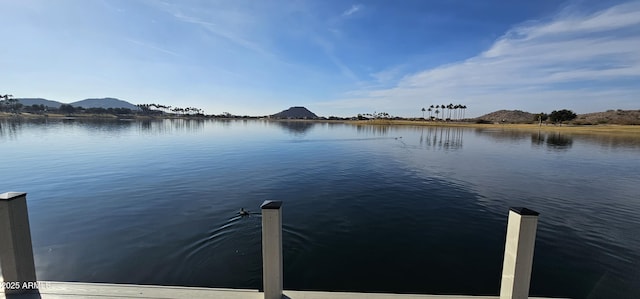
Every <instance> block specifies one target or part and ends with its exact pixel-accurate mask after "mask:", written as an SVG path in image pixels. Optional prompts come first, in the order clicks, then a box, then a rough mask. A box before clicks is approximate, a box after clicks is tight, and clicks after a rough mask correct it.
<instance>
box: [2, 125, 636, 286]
mask: <svg viewBox="0 0 640 299" xmlns="http://www.w3.org/2000/svg"><path fill="white" fill-rule="evenodd" d="M0 165H2V171H1V172H0V193H1V192H6V191H23V192H28V197H27V199H28V205H29V213H30V220H31V230H32V238H33V245H34V254H35V261H36V269H37V274H38V278H39V279H42V280H60V281H85V282H113V283H136V284H160V285H185V286H208V287H233V288H252V289H257V288H260V287H261V276H262V273H261V271H262V270H261V269H262V266H261V265H262V264H261V263H262V261H261V243H260V242H261V241H260V238H261V233H260V231H261V222H260V221H261V219H260V215H259V214H255V215H251V216H250V217H243V218H241V217H238V216H237V211H238V210H240V208H245V209H248V210H250V211H252V212H256V213H259V212H260V209H259V206H260V204H261V203H262V202H263V201H264V200H267V199H275V200H282V201H284V205H283V222H284V224H283V226H284V240H283V243H284V275H285V281H284V286H285V288H286V289H300V290H334V291H338V290H348V291H368V292H400V293H426V294H477V295H480V294H494V295H495V294H498V290H499V286H500V276H501V268H502V257H503V252H504V241H505V233H506V223H507V216H508V208H509V207H511V206H525V207H528V208H531V209H534V210H536V211H538V212H540V218H539V227H538V236H537V241H536V249H535V257H534V265H533V274H532V276H533V277H532V282H531V294H532V295H541V296H564V297H572V298H639V297H640V213H639V212H638V211H640V136H636V137H615V136H608V135H568V134H558V133H544V132H541V133H540V132H524V131H509V130H500V129H484V130H483V129H461V128H446V127H409V126H406V127H405V126H397V127H386V126H354V125H348V124H328V123H303V122H290V123H286V122H266V121H243V120H236V121H203V120H197V121H196V120H191V121H189V120H163V121H146V122H144V121H142V122H129V121H102V122H96V121H91V122H89V121H79V120H75V121H73V120H66V121H63V120H58V121H51V120H50V121H48V122H45V121H44V120H43V121H30V122H26V121H23V122H10V121H7V120H3V121H0Z"/></svg>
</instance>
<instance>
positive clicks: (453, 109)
mask: <svg viewBox="0 0 640 299" xmlns="http://www.w3.org/2000/svg"><path fill="white" fill-rule="evenodd" d="M441 109H442V110H441ZM445 109H447V110H448V111H445ZM465 109H467V106H466V105H460V104H456V105H454V104H453V103H452V104H449V105H435V106H434V105H431V106H429V108H428V109H425V108H422V118H424V113H425V112H426V111H428V112H429V119H442V120H453V119H464V112H465ZM458 110H459V111H458ZM447 112H448V113H449V115H448V116H447ZM431 113H435V114H436V116H435V118H434V117H433V116H431ZM440 113H442V117H441V118H439V114H440Z"/></svg>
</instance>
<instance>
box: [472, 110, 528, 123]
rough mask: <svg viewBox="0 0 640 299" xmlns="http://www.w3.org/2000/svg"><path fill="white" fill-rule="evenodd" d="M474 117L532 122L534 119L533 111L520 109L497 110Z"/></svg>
mask: <svg viewBox="0 0 640 299" xmlns="http://www.w3.org/2000/svg"><path fill="white" fill-rule="evenodd" d="M476 119H477V120H484V121H490V122H506V123H532V122H534V121H535V119H536V116H535V114H533V113H529V112H524V111H520V110H498V111H495V112H491V113H489V114H485V115H483V116H480V117H477V118H476Z"/></svg>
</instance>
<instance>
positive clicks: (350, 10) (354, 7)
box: [342, 4, 364, 17]
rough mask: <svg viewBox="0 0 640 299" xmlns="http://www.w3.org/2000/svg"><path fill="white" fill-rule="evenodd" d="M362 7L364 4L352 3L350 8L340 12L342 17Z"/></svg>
mask: <svg viewBox="0 0 640 299" xmlns="http://www.w3.org/2000/svg"><path fill="white" fill-rule="evenodd" d="M363 7H364V6H362V5H361V4H354V5H352V6H351V8H349V9H347V10H345V11H344V12H343V13H342V16H343V17H348V16H350V15H353V14H354V13H356V12H358V11H360V10H361V9H362V8H363Z"/></svg>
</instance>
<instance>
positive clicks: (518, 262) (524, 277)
mask: <svg viewBox="0 0 640 299" xmlns="http://www.w3.org/2000/svg"><path fill="white" fill-rule="evenodd" d="M538 215H540V214H539V213H538V212H536V211H533V210H530V209H527V208H521V207H517V208H511V209H509V221H508V224H507V241H506V244H505V249H504V262H503V265H502V283H501V284H500V299H526V298H528V297H529V284H530V282H531V268H532V265H533V248H534V246H535V242H536V229H537V227H538Z"/></svg>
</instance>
